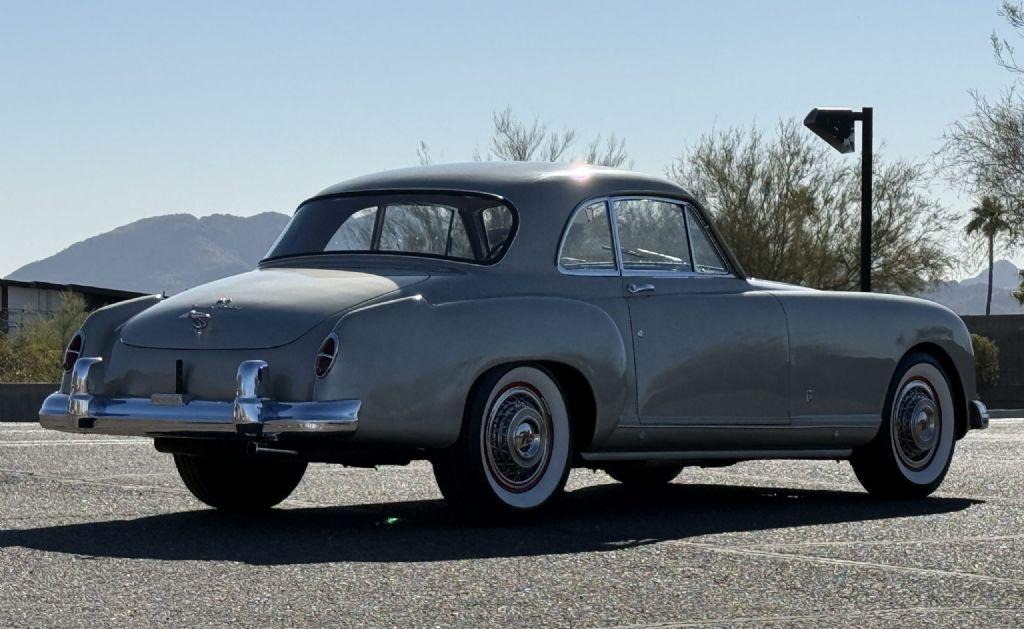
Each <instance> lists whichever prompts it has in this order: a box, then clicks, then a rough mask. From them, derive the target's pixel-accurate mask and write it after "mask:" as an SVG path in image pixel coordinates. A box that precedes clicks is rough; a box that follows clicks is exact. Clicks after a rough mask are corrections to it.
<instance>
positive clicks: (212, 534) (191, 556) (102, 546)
mask: <svg viewBox="0 0 1024 629" xmlns="http://www.w3.org/2000/svg"><path fill="white" fill-rule="evenodd" d="M978 503H979V501H977V500H971V499H963V498H934V497H933V498H929V499H926V500H915V501H889V502H885V501H878V500H874V499H872V498H870V497H868V496H867V495H866V494H861V493H854V492H842V491H820V490H810V489H779V488H757V487H745V486H732V485H729V486H719V485H699V484H692V485H687V484H671V485H667V486H665V487H660V488H657V489H655V490H648V491H637V490H635V489H630V488H628V487H624V486H622V485H618V484H614V485H612V484H608V485H597V486H592V487H587V488H584V489H580V490H577V491H573V492H569V493H567V494H566V495H565V496H564V499H563V500H561V501H560V502H559V503H558V505H557V506H556V507H554V508H553V509H551V510H548V511H546V512H544V513H543V514H542V515H540V516H538V517H534V518H531V519H529V520H525V521H522V522H518V523H516V524H514V525H510V526H488V527H484V526H470V525H466V524H463V523H461V522H460V521H459V520H458V519H457V518H456V517H455V515H454V514H453V513H452V512H451V511H450V510H449V509H447V508H446V507H445V505H444V503H443V502H442V501H440V500H423V501H409V502H394V503H377V504H367V505H355V506H344V507H319V508H293V509H277V510H274V511H271V512H268V513H265V514H259V515H255V516H241V515H230V514H223V513H219V512H216V511H213V510H210V509H204V510H198V511H187V512H181V513H168V514H161V515H154V516H146V517H139V518H135V519H129V520H110V521H104V522H83V523H76V524H67V525H61V526H51V527H41V528H34V529H20V530H4V531H0V549H2V548H8V547H15V546H19V547H25V548H32V549H38V550H44V551H51V552H60V553H71V554H76V555H86V556H96V557H114V558H131V559H158V560H191V561H203V560H209V561H237V562H243V563H247V564H254V565H281V564H308V563H327V562H345V561H357V562H423V561H446V560H458V559H476V558H497V557H519V556H531V555H544V554H563V553H577V552H599V551H606V550H621V549H623V548H630V547H634V546H641V545H644V544H651V543H656V542H661V541H667V540H687V539H690V538H694V537H699V536H702V535H712V534H720V533H731V532H754V531H763V530H769V529H784V528H790V527H804V526H816V525H830V524H842V523H846V522H864V521H870V520H885V519H890V518H907V517H916V516H928V515H936V514H944V513H951V512H955V511H961V510H964V509H967V508H969V507H970V506H972V505H974V504H978Z"/></svg>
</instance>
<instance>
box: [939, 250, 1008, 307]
mask: <svg viewBox="0 0 1024 629" xmlns="http://www.w3.org/2000/svg"><path fill="white" fill-rule="evenodd" d="M1019 285H1020V269H1018V268H1017V266H1016V265H1014V263H1013V262H1010V261H1009V260H997V261H996V263H995V264H994V265H993V267H992V314H1024V307H1021V305H1020V303H1018V302H1017V299H1016V298H1014V296H1013V291H1014V290H1016V288H1017V287H1018V286H1019ZM987 291H988V268H985V269H982V271H981V272H980V273H978V274H977V275H976V276H974V277H969V278H967V279H965V280H961V281H959V282H958V281H956V280H947V281H943V282H939V283H938V284H936V285H935V286H933V287H932V288H930V289H929V290H927V291H925V292H924V293H922V294H921V295H919V297H923V298H924V299H930V300H931V301H936V302H938V303H940V304H942V305H944V306H946V307H947V308H949V309H950V310H952V311H953V312H955V313H957V314H960V315H979V314H985V294H986V292H987Z"/></svg>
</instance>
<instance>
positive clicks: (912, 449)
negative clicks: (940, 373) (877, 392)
mask: <svg viewBox="0 0 1024 629" xmlns="http://www.w3.org/2000/svg"><path fill="white" fill-rule="evenodd" d="M892 412H893V416H892V421H891V426H892V441H893V445H894V446H895V449H896V454H897V455H898V456H899V457H900V460H901V461H903V464H904V465H906V466H907V467H909V468H911V469H921V468H924V467H925V466H927V465H928V464H929V463H930V462H931V460H932V457H933V456H934V455H935V449H936V447H937V446H938V442H939V433H940V422H941V419H942V413H941V409H940V408H939V403H938V396H936V394H935V390H934V389H932V387H931V385H930V384H929V383H928V382H926V381H924V380H911V381H910V382H907V383H906V384H905V385H903V388H902V389H901V390H900V392H899V395H898V396H897V398H896V404H895V405H894V406H893V411H892Z"/></svg>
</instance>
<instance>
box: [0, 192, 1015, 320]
mask: <svg viewBox="0 0 1024 629" xmlns="http://www.w3.org/2000/svg"><path fill="white" fill-rule="evenodd" d="M287 222H288V216H286V215H285V214H280V213H277V212H264V213H262V214H256V215H254V216H247V217H242V216H233V215H230V214H213V215H210V216H204V217H202V218H196V217H195V216H192V215H191V214H167V215H164V216H156V217H153V218H145V219H142V220H139V221H135V222H134V223H129V224H128V225H125V226H123V227H118V228H117V229H114V230H111V231H109V232H106V233H103V234H100V235H98V236H93V237H92V238H87V239H85V240H83V241H81V242H78V243H75V244H73V245H71V246H70V247H68V248H67V249H64V250H63V251H60V252H58V253H56V254H54V255H52V256H49V257H47V258H43V259H42V260H38V261H36V262H32V263H30V264H26V265H25V266H23V267H21V268H19V269H18V270H16V271H14V272H13V273H11V274H10V275H9V276H7V277H8V279H15V280H26V281H33V280H34V281H42V282H54V283H57V284H85V285H88V286H100V287H104V288H117V289H121V290H132V291H139V292H147V293H158V292H161V291H166V292H167V293H169V294H171V293H177V292H181V291H183V290H185V289H187V288H190V287H192V286H197V285H199V284H202V283H204V282H209V281H212V280H215V279H219V278H222V277H227V276H228V275H234V274H236V273H242V272H244V271H248V270H250V269H252V268H253V267H255V266H256V263H257V262H259V260H260V258H262V257H263V256H264V254H266V252H267V250H268V249H269V248H270V245H271V244H273V242H274V240H275V239H276V238H277V236H278V234H280V233H281V230H282V229H284V226H285V224H286V223H287ZM987 283H988V269H983V270H982V271H981V272H980V273H979V274H978V275H976V276H975V277H970V278H967V279H965V280H961V281H957V280H948V281H943V282H939V283H938V284H936V285H935V286H933V287H931V288H930V289H929V290H927V291H925V292H924V293H922V294H921V295H920V297H923V298H925V299H930V300H932V301H936V302H938V303H940V304H943V305H945V306H947V307H949V308H950V309H952V310H953V311H954V312H956V313H957V314H963V315H968V314H984V312H985V292H986V287H987ZM1019 283H1020V278H1019V269H1018V268H1017V267H1016V266H1015V265H1014V264H1013V263H1012V262H1010V261H1009V260H999V261H998V262H996V263H995V266H994V278H993V282H992V285H993V289H992V313H993V314H1024V308H1022V307H1021V305H1020V304H1019V303H1018V302H1017V300H1016V299H1015V298H1014V297H1013V294H1012V293H1013V291H1014V289H1016V288H1017V286H1018V285H1019Z"/></svg>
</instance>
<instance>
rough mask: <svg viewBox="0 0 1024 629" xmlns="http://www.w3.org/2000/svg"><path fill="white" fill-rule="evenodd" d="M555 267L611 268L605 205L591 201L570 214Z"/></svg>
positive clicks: (609, 236)
mask: <svg viewBox="0 0 1024 629" xmlns="http://www.w3.org/2000/svg"><path fill="white" fill-rule="evenodd" d="M558 266H559V267H560V268H562V269H564V270H567V271H592V270H612V271H614V270H615V250H614V248H613V247H612V229H611V223H610V222H609V220H608V207H607V206H606V205H605V203H604V201H598V202H597V203H591V204H590V205H588V206H586V207H584V208H581V209H580V210H579V211H578V212H576V214H575V215H574V216H573V219H572V223H571V224H570V225H569V230H568V231H567V232H566V233H565V240H563V241H562V250H561V255H559V258H558Z"/></svg>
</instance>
